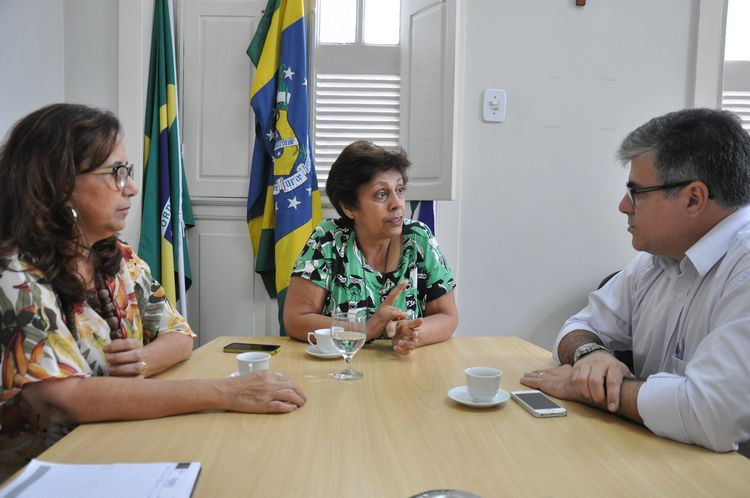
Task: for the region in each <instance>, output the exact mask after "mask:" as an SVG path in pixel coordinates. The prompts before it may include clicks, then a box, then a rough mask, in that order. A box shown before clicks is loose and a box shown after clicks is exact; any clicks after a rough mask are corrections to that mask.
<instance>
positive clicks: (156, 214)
mask: <svg viewBox="0 0 750 498" xmlns="http://www.w3.org/2000/svg"><path fill="white" fill-rule="evenodd" d="M171 3H172V2H171V0H156V1H155V3H154V26H153V31H152V35H151V61H150V63H149V71H148V72H149V77H148V97H147V99H146V126H145V138H144V152H143V156H144V157H143V164H144V179H143V213H142V217H141V240H140V244H139V246H138V254H139V256H140V257H141V258H143V259H144V260H145V261H146V262H147V263H148V264H149V266H150V267H151V272H152V274H153V276H154V278H156V279H157V280H158V281H160V282H161V284H162V286H163V287H164V291H165V292H166V294H167V298H168V299H169V301H170V302H171V303H172V305H173V306H176V304H175V303H176V300H177V298H181V297H182V296H181V295H180V294H179V292H180V288H181V285H180V281H181V279H182V278H184V280H183V282H184V286H185V289H187V288H188V287H189V286H190V278H191V275H190V261H189V258H188V252H187V241H186V239H185V237H184V227H188V228H189V227H192V226H193V225H194V224H195V222H194V220H193V210H192V207H191V206H190V196H189V195H188V190H187V182H186V181H185V173H184V170H183V167H182V155H181V148H180V144H181V142H180V128H179V119H178V116H177V83H176V82H177V79H176V77H175V74H176V71H175V58H174V43H173V38H172V16H171V10H172V9H171ZM184 301H185V300H184V299H182V304H183V305H184ZM182 311H183V314H185V309H184V306H183V310H182Z"/></svg>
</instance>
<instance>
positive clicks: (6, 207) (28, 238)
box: [0, 104, 122, 306]
mask: <svg viewBox="0 0 750 498" xmlns="http://www.w3.org/2000/svg"><path fill="white" fill-rule="evenodd" d="M120 135H121V126H120V122H119V121H118V120H117V118H116V117H115V115H114V114H112V113H111V112H109V111H104V110H99V109H92V108H90V107H86V106H83V105H75V104H53V105H49V106H46V107H43V108H41V109H39V110H36V111H34V112H32V113H31V114H29V115H28V116H26V117H24V118H22V119H21V120H20V121H18V122H17V123H16V124H15V125H14V126H13V128H12V129H11V131H10V132H9V133H8V135H7V137H6V139H5V142H4V143H3V144H2V146H0V186H2V187H1V188H2V196H0V255H8V254H10V253H13V252H14V251H17V252H18V254H19V257H21V258H22V259H24V260H25V261H28V262H29V263H31V264H33V265H34V266H35V267H37V268H38V269H39V270H41V271H42V272H43V273H44V276H45V278H46V280H47V281H49V282H50V284H51V285H52V287H53V289H54V290H55V292H56V293H57V295H58V298H60V300H61V302H62V304H63V305H64V306H70V305H71V303H75V302H80V301H83V300H84V299H85V298H86V287H85V284H84V282H83V281H82V280H81V278H80V277H79V275H78V273H77V272H76V259H77V258H78V257H80V256H81V255H83V254H84V246H83V244H82V234H81V232H80V229H79V228H78V225H77V224H76V222H75V219H74V217H73V213H72V211H71V209H70V206H69V201H70V197H71V194H72V193H73V188H74V187H75V181H76V176H77V175H79V174H82V173H86V172H87V171H90V170H93V169H95V168H96V167H98V166H100V165H101V164H102V163H103V162H104V161H105V160H106V159H107V157H109V155H110V154H111V153H112V151H113V150H114V148H115V146H116V144H117V141H118V140H119V138H120ZM91 255H92V261H93V264H94V269H95V271H97V272H99V273H102V274H104V275H108V276H112V275H115V274H116V273H117V271H118V269H119V266H120V262H121V260H122V254H121V253H120V250H119V248H118V246H117V237H116V236H112V237H110V238H108V239H104V240H101V241H98V242H97V243H95V244H94V245H93V246H92V247H91Z"/></svg>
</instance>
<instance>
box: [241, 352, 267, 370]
mask: <svg viewBox="0 0 750 498" xmlns="http://www.w3.org/2000/svg"><path fill="white" fill-rule="evenodd" d="M270 363H271V355H270V354H268V353H259V352H256V351H251V352H249V353H240V354H238V355H237V371H238V372H239V373H240V375H247V374H249V373H253V372H258V371H260V370H265V369H267V368H268V367H269V364H270Z"/></svg>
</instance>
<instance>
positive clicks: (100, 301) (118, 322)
mask: <svg viewBox="0 0 750 498" xmlns="http://www.w3.org/2000/svg"><path fill="white" fill-rule="evenodd" d="M94 284H95V285H96V291H93V292H90V293H89V296H88V299H87V301H88V303H89V306H91V307H92V308H93V309H94V310H96V311H97V313H99V316H101V317H102V318H104V320H105V321H106V322H107V325H108V326H109V338H110V339H112V340H115V339H125V338H126V337H127V334H126V333H125V330H124V327H123V325H122V313H121V312H120V308H119V307H118V306H117V303H116V302H115V301H114V299H113V292H112V289H111V287H110V286H109V285H108V284H107V282H106V281H105V280H104V277H103V276H102V274H101V273H98V272H97V273H96V274H95V276H94ZM65 318H66V320H65V321H66V322H68V323H67V325H68V329H69V330H70V332H71V334H73V338H74V339H75V340H76V341H77V340H78V331H77V330H76V323H75V317H74V316H73V308H72V306H65Z"/></svg>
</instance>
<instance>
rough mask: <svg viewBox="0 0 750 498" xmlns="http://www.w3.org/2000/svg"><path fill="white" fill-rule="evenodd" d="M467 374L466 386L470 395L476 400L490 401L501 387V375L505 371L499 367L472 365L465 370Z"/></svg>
mask: <svg viewBox="0 0 750 498" xmlns="http://www.w3.org/2000/svg"><path fill="white" fill-rule="evenodd" d="M464 373H465V374H466V388H467V389H468V391H469V396H471V399H473V400H474V401H476V402H480V403H482V402H488V401H492V399H493V398H494V397H495V395H496V394H497V391H498V389H500V377H502V376H503V372H502V371H501V370H498V369H497V368H490V367H471V368H467V369H466V370H464Z"/></svg>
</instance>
